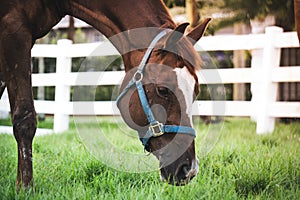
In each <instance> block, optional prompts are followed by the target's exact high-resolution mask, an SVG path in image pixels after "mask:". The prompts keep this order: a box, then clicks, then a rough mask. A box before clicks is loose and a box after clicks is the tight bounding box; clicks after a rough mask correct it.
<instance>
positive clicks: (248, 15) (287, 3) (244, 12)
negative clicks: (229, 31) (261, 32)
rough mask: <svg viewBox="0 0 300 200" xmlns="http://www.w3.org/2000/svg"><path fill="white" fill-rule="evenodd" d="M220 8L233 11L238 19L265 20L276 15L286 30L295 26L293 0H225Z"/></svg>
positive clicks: (276, 18)
mask: <svg viewBox="0 0 300 200" xmlns="http://www.w3.org/2000/svg"><path fill="white" fill-rule="evenodd" d="M220 8H221V9H224V10H227V11H231V12H233V13H234V16H233V17H232V18H235V20H236V21H249V20H250V19H256V20H263V19H264V18H265V17H266V16H267V15H274V16H275V20H276V22H275V23H276V25H278V26H281V27H283V28H284V29H285V30H292V29H293V28H294V15H293V13H294V12H293V10H294V6H293V0H251V1H246V0H223V5H221V6H220ZM223 23H224V22H223Z"/></svg>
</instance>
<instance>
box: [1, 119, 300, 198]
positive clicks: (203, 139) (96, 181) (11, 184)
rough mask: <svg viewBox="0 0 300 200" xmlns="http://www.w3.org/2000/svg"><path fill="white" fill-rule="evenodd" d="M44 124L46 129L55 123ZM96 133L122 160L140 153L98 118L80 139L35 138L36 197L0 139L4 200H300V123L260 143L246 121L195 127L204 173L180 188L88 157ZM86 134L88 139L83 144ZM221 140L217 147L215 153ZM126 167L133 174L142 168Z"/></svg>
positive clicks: (11, 143)
mask: <svg viewBox="0 0 300 200" xmlns="http://www.w3.org/2000/svg"><path fill="white" fill-rule="evenodd" d="M1 123H2V122H1ZM43 123H44V124H45V125H44V126H45V127H49V126H50V125H51V120H50V122H49V121H46V122H43ZM49 124H50V125H49ZM99 125H100V127H101V130H102V133H101V134H103V135H102V136H105V138H106V139H107V141H109V142H110V143H111V144H113V146H114V147H117V148H119V149H122V150H123V151H125V152H135V153H141V154H142V153H143V151H142V150H143V149H142V146H141V145H140V144H139V141H138V139H137V138H135V137H133V135H134V134H135V132H133V131H131V130H129V129H128V131H126V133H127V132H128V134H127V135H125V134H124V133H122V132H121V131H120V125H118V124H116V123H115V121H114V120H111V118H101V120H99V121H98V122H97V123H94V122H90V123H87V122H86V121H82V122H80V123H79V122H77V125H76V126H77V128H78V129H77V130H80V131H79V132H81V133H80V134H77V133H76V132H77V131H76V129H75V125H74V124H73V125H72V126H71V127H72V128H71V129H70V130H69V131H67V132H65V133H64V134H59V135H47V136H39V137H35V140H34V145H33V147H34V150H33V156H34V158H33V161H34V177H35V180H34V181H35V192H33V191H32V190H30V191H27V192H25V191H21V192H19V193H17V192H16V190H15V179H16V171H17V170H16V169H17V168H16V167H17V155H16V152H17V147H16V142H15V140H14V138H13V136H12V135H5V134H2V135H1V134H0V163H1V164H0V197H1V198H2V199H143V200H145V199H299V197H300V159H299V155H300V124H299V123H292V124H289V125H285V124H280V123H278V124H277V125H276V129H275V131H274V133H273V134H271V135H256V133H255V124H254V123H252V122H251V121H250V120H248V119H243V118H228V119H227V120H226V122H225V123H224V124H223V125H211V126H205V125H203V124H202V123H199V120H197V119H196V120H195V128H196V129H197V132H198V136H197V141H196V149H197V152H198V155H199V159H200V163H199V165H200V166H199V168H200V171H199V174H198V176H197V177H196V178H195V179H193V180H192V182H191V183H190V184H188V185H186V186H183V187H174V186H170V185H168V184H166V183H162V182H160V181H159V172H158V171H157V170H156V171H151V172H144V173H129V172H125V171H122V170H116V169H113V168H111V167H109V166H107V165H105V164H103V163H102V162H100V161H99V160H98V159H96V157H97V154H96V153H97V152H96V151H95V152H93V153H92V154H91V153H90V151H88V150H87V149H89V150H91V151H93V150H96V149H93V148H91V147H92V146H89V144H95V143H97V142H99V141H98V139H101V138H103V137H99V138H97V137H98V136H97V134H95V133H97V129H99ZM121 128H122V127H121ZM126 130H127V129H126ZM212 130H221V131H219V132H218V131H217V132H218V133H220V135H218V133H215V132H213V131H212ZM88 134H90V136H87V137H86V138H85V135H88ZM93 134H94V135H93ZM99 134H100V133H99ZM214 134H215V135H214ZM211 136H213V137H211ZM91 137H92V139H91ZM218 137H219V138H218ZM93 138H94V139H93ZM216 138H218V142H217V143H216V145H213V144H214V143H215V141H216V140H215V139H216ZM88 139H90V140H88ZM83 141H84V142H83ZM97 144H98V143H97ZM208 144H209V145H208ZM98 145H100V144H98ZM212 146H213V148H212V150H211V151H210V152H209V153H208V154H207V152H208V151H209V149H211V148H210V147H212ZM98 147H99V146H98ZM204 147H207V148H204ZM205 151H206V152H205ZM107 153H108V152H105V154H107ZM99 155H100V154H99ZM109 155H111V154H109ZM108 157H109V156H108ZM144 157H145V156H144ZM124 159H125V158H124ZM125 160H126V159H125ZM126 162H127V161H126ZM128 162H129V166H131V164H132V166H134V167H136V165H137V164H136V163H130V161H128ZM127 164H128V163H127Z"/></svg>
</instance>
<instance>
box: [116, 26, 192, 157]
mask: <svg viewBox="0 0 300 200" xmlns="http://www.w3.org/2000/svg"><path fill="white" fill-rule="evenodd" d="M167 33H168V31H167V30H163V31H162V32H160V33H159V34H158V35H157V36H156V37H155V38H154V39H153V40H152V42H151V43H150V45H149V47H148V49H147V51H146V53H145V55H144V57H143V59H142V61H141V63H140V65H139V67H138V70H137V71H136V73H135V74H134V76H133V77H132V79H131V80H130V81H129V83H128V84H127V86H126V87H125V88H124V90H123V91H122V92H121V93H120V95H119V97H118V98H117V100H116V101H117V105H118V104H119V101H120V100H121V98H122V97H123V96H124V95H125V94H126V93H127V91H128V90H129V89H130V88H131V87H132V86H133V85H135V86H136V88H137V91H138V95H139V98H140V101H141V104H142V107H143V110H144V112H145V114H146V116H147V120H148V122H149V129H148V131H147V132H146V134H145V135H144V136H143V137H141V135H142V134H141V133H139V136H140V140H141V142H142V144H143V145H144V147H145V150H147V151H149V152H150V151H151V150H150V148H149V146H148V141H149V140H150V138H152V137H158V136H161V135H163V134H164V133H181V134H188V135H191V136H193V137H196V131H195V130H194V129H193V128H192V127H188V126H177V125H164V124H162V123H160V122H158V121H157V120H156V119H155V116H154V114H153V112H152V110H151V108H150V106H149V103H148V99H147V96H146V94H145V90H144V88H143V84H142V80H143V72H144V68H145V66H146V64H147V61H148V59H149V57H150V55H151V52H152V51H153V48H154V46H155V44H156V43H157V42H158V41H159V40H160V39H161V38H162V37H163V36H165V35H166V34H167Z"/></svg>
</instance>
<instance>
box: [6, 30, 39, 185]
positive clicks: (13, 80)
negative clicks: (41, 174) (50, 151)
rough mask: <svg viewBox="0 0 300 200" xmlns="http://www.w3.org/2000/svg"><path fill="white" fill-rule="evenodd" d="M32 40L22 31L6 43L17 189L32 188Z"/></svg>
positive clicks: (7, 82) (33, 127)
mask: <svg viewBox="0 0 300 200" xmlns="http://www.w3.org/2000/svg"><path fill="white" fill-rule="evenodd" d="M30 39H31V35H30V37H26V34H24V32H23V33H22V34H15V35H11V37H7V38H6V40H5V41H4V42H3V43H4V44H5V45H6V46H5V47H7V48H6V49H9V50H10V51H8V52H7V53H5V55H4V58H5V61H6V62H5V63H6V64H7V66H6V67H7V68H6V69H7V70H6V72H5V76H4V77H6V80H5V82H6V87H7V91H8V96H9V102H10V107H11V116H12V123H13V132H14V136H15V139H16V141H17V144H18V173H17V188H18V189H20V187H21V186H22V185H23V186H24V187H25V188H29V187H31V186H33V173H32V141H33V137H34V135H35V131H36V124H37V122H36V113H35V110H34V104H33V95H32V86H31V85H32V84H31V65H30V59H31V58H30V49H31V41H30ZM3 43H2V44H3ZM8 47H9V48H8ZM20 47H22V48H20Z"/></svg>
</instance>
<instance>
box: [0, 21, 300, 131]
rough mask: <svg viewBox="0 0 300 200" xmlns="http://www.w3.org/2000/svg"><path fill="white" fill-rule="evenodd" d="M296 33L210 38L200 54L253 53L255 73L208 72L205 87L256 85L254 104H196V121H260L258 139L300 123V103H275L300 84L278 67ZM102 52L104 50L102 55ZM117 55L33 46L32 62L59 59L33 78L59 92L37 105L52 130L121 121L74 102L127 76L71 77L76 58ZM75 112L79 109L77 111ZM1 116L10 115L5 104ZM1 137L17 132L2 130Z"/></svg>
mask: <svg viewBox="0 0 300 200" xmlns="http://www.w3.org/2000/svg"><path fill="white" fill-rule="evenodd" d="M298 45H299V43H298V40H297V35H296V33H295V32H288V33H283V32H282V29H281V28H279V27H267V28H266V33H265V34H250V35H233V36H209V37H204V38H202V39H201V41H200V42H198V43H197V44H196V46H195V48H196V50H197V51H216V50H251V52H252V61H251V68H236V69H206V70H201V72H200V73H199V82H200V84H227V83H251V88H252V96H253V98H252V100H251V101H196V102H195V103H194V105H193V106H194V107H193V115H221V116H251V117H253V118H255V119H256V122H257V129H256V131H257V133H268V132H272V131H273V129H274V126H275V118H277V117H298V118H299V117H300V102H278V101H276V98H277V95H278V94H277V92H278V83H279V82H300V67H299V66H294V67H282V68H280V67H279V61H280V49H281V48H292V47H295V48H296V47H298ZM101 49H105V51H102V50H101ZM108 55H118V52H117V50H116V49H115V48H114V47H113V46H112V45H111V44H110V43H109V42H102V43H90V44H71V42H70V41H68V40H60V41H59V42H58V44H57V45H44V44H37V45H34V47H33V49H32V56H33V57H51V58H56V73H47V74H33V76H32V81H33V86H34V87H40V86H55V101H42V100H35V108H36V111H37V113H46V114H54V127H53V130H49V131H45V130H38V131H37V134H44V133H48V132H62V131H65V130H67V129H68V124H69V123H68V122H69V115H119V114H120V113H119V111H118V109H116V106H115V102H113V101H93V102H87V101H85V102H80V101H79V102H70V87H71V86H94V85H98V86H99V85H102V86H103V85H119V84H120V83H121V80H122V78H123V77H124V74H125V73H124V72H123V71H118V72H116V71H111V72H76V73H75V72H73V73H72V72H71V58H74V57H88V56H108ZM74 108H76V109H74ZM87 108H88V109H87ZM0 111H5V112H8V111H9V104H8V100H7V99H5V98H2V99H1V101H0ZM0 132H12V129H11V128H7V127H0Z"/></svg>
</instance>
